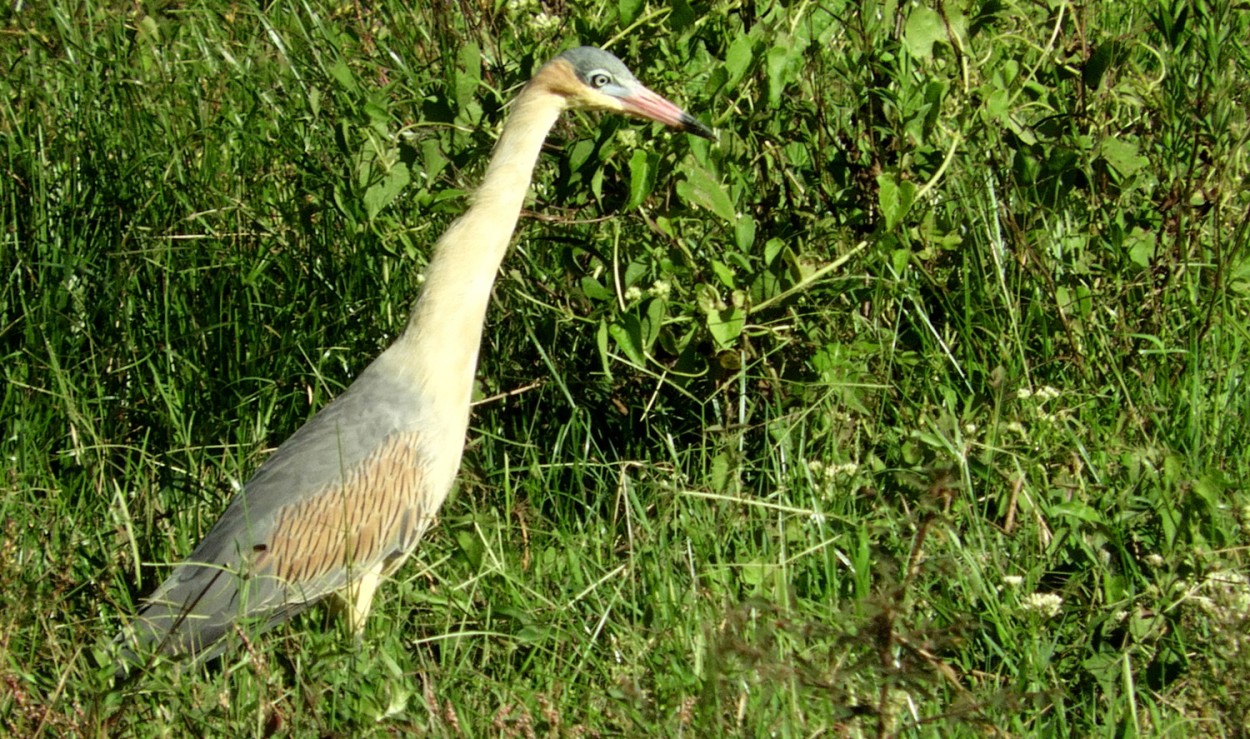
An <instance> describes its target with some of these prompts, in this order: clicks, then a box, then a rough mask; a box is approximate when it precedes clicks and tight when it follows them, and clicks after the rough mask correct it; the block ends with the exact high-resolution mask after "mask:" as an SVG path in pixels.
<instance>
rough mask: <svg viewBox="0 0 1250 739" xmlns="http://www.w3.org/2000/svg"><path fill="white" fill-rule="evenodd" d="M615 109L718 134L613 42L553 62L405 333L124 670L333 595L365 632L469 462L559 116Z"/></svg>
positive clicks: (232, 514)
mask: <svg viewBox="0 0 1250 739" xmlns="http://www.w3.org/2000/svg"><path fill="white" fill-rule="evenodd" d="M570 109H586V110H603V111H609V112H613V113H619V114H624V115H627V116H633V117H637V118H642V119H647V120H651V121H655V122H658V123H662V124H664V125H666V126H668V127H670V128H672V129H675V130H678V131H685V132H688V133H691V134H695V135H698V136H702V137H704V138H708V139H713V138H714V137H715V135H714V133H713V132H712V130H711V129H710V128H708V127H707V126H705V125H704V124H702V123H701V122H699V121H698V120H697V119H696V118H694V117H693V116H691V115H690V114H688V113H686V112H685V111H683V110H682V109H681V108H679V107H678V106H677V105H675V104H673V103H672V102H670V101H669V100H667V99H665V98H664V97H662V96H660V95H658V94H657V93H655V92H653V91H651V90H650V89H648V88H647V87H645V86H643V85H642V83H640V82H639V81H638V79H637V78H636V77H635V76H634V75H633V74H632V73H631V72H630V71H629V69H628V68H627V67H626V66H625V64H624V63H623V62H622V61H621V60H620V59H618V58H617V57H616V56H614V55H613V54H612V53H610V52H608V51H604V50H602V49H599V48H595V47H590V46H581V47H577V48H572V49H569V50H567V51H565V52H563V53H561V54H559V55H558V56H556V57H555V58H554V59H552V60H551V61H549V62H547V63H546V64H544V65H543V66H542V67H541V68H539V70H538V71H537V72H536V73H535V74H534V76H533V77H532V78H531V79H530V80H529V82H528V83H526V85H525V86H524V87H523V88H522V90H521V92H520V93H518V94H517V96H516V97H515V99H514V101H513V104H512V110H511V111H510V113H509V115H508V118H507V122H506V124H505V125H504V128H503V131H502V133H501V134H500V136H499V139H498V141H497V143H496V144H495V146H494V149H493V152H492V154H491V158H490V162H489V164H488V165H487V168H486V173H485V175H484V177H483V179H482V181H481V183H480V185H479V186H478V188H477V190H476V192H475V194H474V196H473V198H472V199H471V202H470V204H469V206H468V208H467V210H466V211H465V212H464V213H463V214H462V215H461V216H460V217H459V218H458V219H457V220H456V221H454V222H453V223H452V225H451V226H449V227H448V229H447V230H446V231H445V232H444V233H443V235H442V236H441V237H440V238H439V239H438V241H437V242H436V243H435V245H434V248H433V253H432V256H431V258H430V261H429V263H428V265H427V268H426V273H425V281H424V284H423V285H422V289H421V292H420V294H419V295H418V297H417V299H416V301H415V303H414V305H413V308H412V310H411V313H410V315H409V318H408V322H407V324H406V326H405V328H404V330H403V331H402V333H401V334H400V336H399V337H398V338H397V339H396V340H395V341H394V342H393V343H392V344H391V345H390V346H389V347H388V348H387V349H386V350H384V351H383V352H382V353H381V354H380V355H378V356H377V358H376V359H374V360H373V362H372V363H370V364H369V365H368V366H367V367H366V368H365V369H364V370H363V371H362V372H361V373H360V374H359V375H358V376H357V377H356V379H355V380H354V381H353V382H352V383H351V384H350V385H349V386H348V388H347V389H346V390H345V391H344V392H343V393H341V394H340V395H339V396H338V397H337V398H335V399H334V400H333V401H331V402H330V403H329V404H328V405H326V406H325V407H324V408H322V409H321V410H320V411H319V412H318V413H316V414H315V415H314V416H313V417H312V418H311V419H310V420H308V422H306V423H305V424H304V425H303V426H302V427H300V428H299V429H298V430H297V431H296V432H295V433H294V434H292V435H291V436H290V437H289V438H288V439H287V440H286V441H285V442H284V443H283V444H281V445H280V446H279V447H278V449H277V450H276V451H275V452H274V453H273V454H272V455H271V456H270V457H269V458H267V459H266V460H265V461H264V462H263V463H262V464H261V465H260V466H259V468H258V469H257V470H256V471H255V473H254V474H253V476H252V477H251V478H250V479H249V480H248V481H247V482H246V483H245V484H244V485H243V486H242V488H241V489H240V490H239V491H238V492H237V493H236V494H235V496H234V498H233V499H232V500H231V501H230V503H229V504H228V505H227V507H226V510H225V512H224V513H222V515H221V518H220V519H218V520H217V522H216V523H215V524H214V525H213V526H212V528H211V529H210V530H209V532H208V534H207V535H205V536H204V538H203V539H202V540H201V541H200V542H199V544H198V545H197V546H196V547H195V549H194V550H193V551H192V552H191V554H190V555H188V557H187V558H186V559H185V560H184V561H182V562H180V563H178V564H176V565H175V566H174V567H173V569H172V571H171V572H170V574H169V575H168V577H167V578H166V579H165V580H164V582H162V583H161V584H160V585H159V586H158V587H157V588H156V590H155V591H154V592H153V593H152V594H151V595H149V596H148V597H147V598H146V599H145V600H144V601H143V602H142V603H141V605H140V608H139V612H138V613H137V614H136V616H135V617H134V618H132V619H131V620H130V622H129V623H127V624H126V625H124V626H123V628H122V630H121V633H119V634H118V635H117V637H116V638H115V639H114V643H115V644H117V645H119V648H120V655H119V658H118V659H119V664H120V665H121V667H120V668H119V673H124V672H127V671H129V670H130V669H131V668H133V667H136V666H141V665H144V664H150V660H152V659H154V658H155V656H156V655H164V656H167V657H170V658H193V659H197V660H204V661H207V660H210V659H212V658H214V657H217V656H220V655H221V654H223V653H224V651H225V650H226V649H227V648H228V646H229V642H230V639H229V638H228V637H230V636H231V635H232V634H233V633H235V632H236V630H238V629H243V628H250V629H254V631H251V632H248V633H259V632H261V631H264V630H266V629H269V628H272V627H274V626H277V625H279V624H281V623H283V622H285V621H287V620H289V619H290V618H292V617H293V616H295V615H296V614H298V613H300V612H302V611H304V610H305V609H306V608H308V607H309V606H311V605H313V604H315V603H317V602H319V601H322V600H324V599H327V598H333V599H334V601H336V602H337V604H338V605H339V610H341V611H342V612H343V615H344V616H345V617H346V621H347V624H348V626H349V628H350V629H351V631H352V632H353V633H354V634H356V636H357V638H360V636H361V634H362V632H363V627H364V623H365V620H366V618H367V617H368V615H369V611H370V608H371V606H372V603H373V599H374V595H375V593H376V591H377V588H378V586H379V584H380V583H381V582H382V581H383V580H384V579H385V578H387V577H389V576H390V575H392V574H393V573H394V572H395V571H396V569H397V568H399V566H400V565H401V564H402V563H403V562H404V561H405V559H406V558H407V557H408V556H409V555H410V554H411V553H412V552H413V551H414V549H415V548H416V547H417V545H418V543H419V542H420V540H421V538H422V536H423V535H424V534H425V532H426V530H427V528H428V527H429V526H430V524H431V523H432V522H433V521H434V520H435V517H436V514H437V513H438V510H439V508H440V507H441V506H442V504H443V500H444V499H445V498H446V497H447V493H448V492H449V491H450V489H451V487H452V484H453V482H454V480H455V477H456V474H457V473H458V470H459V467H460V461H461V455H462V453H463V451H464V442H465V437H466V434H467V432H468V424H469V415H470V401H471V395H472V391H473V382H474V375H475V373H476V368H477V361H478V353H479V349H480V345H481V339H482V331H483V322H484V320H485V316H486V310H487V307H488V304H489V302H490V296H491V291H492V288H493V285H494V281H495V276H496V273H497V272H498V270H499V266H500V264H501V263H502V261H503V258H504V256H505V254H506V253H507V251H508V247H509V244H510V242H511V240H512V235H513V232H514V231H515V230H516V225H517V221H518V219H519V217H520V213H521V208H522V205H523V204H524V200H525V197H526V193H527V191H528V189H529V186H530V183H531V180H532V179H533V173H534V169H535V167H536V165H537V163H538V158H539V155H540V153H541V151H542V148H543V145H544V142H545V140H546V138H547V135H548V133H549V132H550V130H551V128H552V127H553V126H554V125H555V123H556V121H557V120H558V119H559V117H560V115H561V114H562V113H563V112H564V111H566V110H570Z"/></svg>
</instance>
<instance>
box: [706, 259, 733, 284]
mask: <svg viewBox="0 0 1250 739" xmlns="http://www.w3.org/2000/svg"><path fill="white" fill-rule="evenodd" d="M708 264H709V265H710V266H711V267H712V271H713V272H715V273H716V279H718V280H720V281H721V284H722V285H724V286H725V287H727V288H729V289H730V290H732V289H734V288H735V287H737V285H736V284H735V282H734V271H733V270H732V269H730V268H729V265H727V264H725V263H724V262H722V261H720V260H719V259H713V260H711V261H710V262H709V263H708Z"/></svg>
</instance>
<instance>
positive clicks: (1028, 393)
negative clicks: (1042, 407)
mask: <svg viewBox="0 0 1250 739" xmlns="http://www.w3.org/2000/svg"><path fill="white" fill-rule="evenodd" d="M1016 397H1017V398H1019V399H1020V400H1027V399H1028V398H1031V397H1033V391H1032V390H1030V389H1028V388H1027V387H1022V388H1020V389H1019V390H1017V391H1016Z"/></svg>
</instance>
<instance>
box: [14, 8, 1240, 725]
mask: <svg viewBox="0 0 1250 739" xmlns="http://www.w3.org/2000/svg"><path fill="white" fill-rule="evenodd" d="M409 5H411V4H410V3H399V2H392V1H390V0H385V1H383V2H378V3H360V4H349V3H339V4H333V3H323V2H321V0H305V1H304V2H278V3H271V4H268V5H265V6H256V5H252V4H248V3H233V4H228V3H224V2H216V1H213V2H205V3H178V2H152V3H137V4H136V3H116V4H107V3H101V2H95V1H93V0H83V1H82V2H73V3H70V2H61V3H48V4H44V3H10V4H9V5H8V6H7V7H6V8H5V9H4V10H3V11H0V18H2V19H3V28H0V34H2V35H0V64H2V67H0V68H2V69H3V74H0V175H2V176H0V218H2V219H3V224H2V229H0V366H2V367H3V375H4V384H3V388H2V389H0V393H2V395H0V419H3V423H2V425H0V429H2V430H3V437H2V438H0V452H2V455H3V470H4V475H3V478H2V480H0V486H2V488H0V490H2V491H3V492H2V495H0V732H7V733H11V734H13V735H15V736H38V735H43V736H61V735H98V734H110V735H113V734H116V735H144V736H146V735H156V734H172V735H181V734H192V733H194V734H197V735H201V734H208V735H229V736H234V735H266V736H268V735H272V734H275V733H278V734H285V735H293V736H303V735H313V734H315V735H322V736H332V735H351V736H355V735H374V734H393V733H400V732H408V731H412V732H416V733H423V734H432V735H439V736H442V735H449V736H458V735H472V736H480V735H501V736H532V735H547V736H564V735H570V736H577V735H585V734H588V735H613V734H624V735H677V734H684V735H692V736H703V735H722V734H737V735H742V736H759V735H763V734H766V733H767V734H775V735H784V736H816V735H849V736H868V735H876V736H893V735H906V736H942V737H945V736H958V735H977V736H982V735H1012V736H1018V735H1054V736H1114V737H1121V736H1133V735H1151V736H1164V735H1168V736H1192V735H1199V736H1246V735H1247V725H1246V719H1245V717H1246V716H1247V715H1250V694H1248V693H1247V688H1246V686H1247V685H1250V643H1248V642H1247V641H1246V633H1247V628H1248V627H1250V605H1248V602H1250V580H1248V579H1247V577H1248V575H1247V566H1246V563H1247V553H1246V547H1247V541H1248V539H1250V537H1248V536H1247V533H1248V532H1250V494H1248V493H1247V489H1246V488H1247V480H1248V479H1250V477H1248V474H1247V473H1248V471H1250V463H1248V462H1247V459H1246V453H1245V452H1246V439H1247V438H1250V393H1247V389H1246V372H1245V368H1246V366H1247V364H1248V359H1250V357H1248V356H1247V354H1248V352H1250V320H1248V316H1250V248H1248V247H1250V187H1247V183H1248V182H1250V154H1248V152H1250V146H1247V144H1248V143H1250V142H1248V138H1250V126H1248V125H1247V119H1246V116H1247V113H1246V111H1247V109H1248V103H1250V55H1248V54H1247V52H1246V50H1245V48H1244V46H1245V44H1244V40H1245V39H1246V38H1250V15H1248V14H1246V13H1245V12H1244V7H1241V6H1240V5H1239V4H1238V3H1235V2H1231V1H1230V0H1211V1H1210V2H1195V3H1187V2H1181V1H1180V0H1161V1H1155V0H1127V1H1126V2H1121V3H1114V4H1110V3H1108V4H1087V5H1072V4H1066V3H1062V2H1057V3H1026V2H1023V1H1022V0H1002V1H1001V2H990V3H979V2H977V3H962V2H955V3H951V2H947V3H940V4H936V5H935V7H938V8H940V9H941V13H942V14H941V15H939V13H938V12H935V11H933V10H929V9H927V8H925V7H921V5H924V4H916V5H913V4H898V3H884V4H881V3H878V4H864V5H863V7H862V8H861V7H860V6H859V5H856V4H851V3H842V2H830V3H824V4H815V3H799V4H796V5H794V6H793V7H783V6H782V5H779V4H771V3H767V2H765V3H761V4H758V5H754V6H739V5H735V4H723V3H722V4H715V5H712V6H710V7H709V6H706V5H700V6H698V7H692V6H690V5H688V4H686V3H673V4H668V5H649V4H644V3H640V2H636V1H635V0H623V1H622V2H619V3H616V4H609V5H599V4H592V3H575V4H573V5H568V6H560V7H561V8H562V9H563V12H562V13H561V14H560V15H559V16H554V15H552V16H542V15H539V11H540V10H542V8H543V6H540V5H538V4H536V3H532V2H531V3H503V4H494V5H491V4H487V5H480V4H469V3H461V4H460V5H459V6H457V7H452V6H448V5H444V6H442V9H441V10H421V9H416V8H410V7H408V6H409ZM416 5H418V6H419V5H421V4H416ZM47 6H51V7H47ZM573 41H577V42H582V43H593V44H605V43H609V42H612V43H613V46H612V49H613V50H614V51H615V52H616V53H618V55H620V56H621V57H622V58H624V59H625V60H626V61H627V63H629V64H630V65H631V67H632V68H633V69H634V71H635V72H636V73H637V74H638V76H639V77H640V78H641V79H643V80H644V81H645V82H646V83H647V84H648V85H649V86H651V87H653V88H654V89H657V90H658V91H660V92H661V93H663V94H665V95H667V96H669V97H672V98H675V99H677V100H678V101H680V102H681V103H683V104H684V105H686V106H687V107H688V108H689V109H691V110H693V111H695V112H696V113H697V114H698V115H699V116H700V118H702V119H703V120H704V121H706V122H709V123H711V124H713V125H715V126H716V128H717V129H718V130H719V132H720V140H719V141H718V142H717V143H715V144H710V143H706V142H703V141H701V140H697V139H693V138H692V137H689V136H685V135H680V134H670V133H666V132H661V131H659V130H658V128H656V127H652V126H648V125H641V124H639V123H636V122H628V121H621V120H616V119H607V118H605V119H603V120H599V119H598V118H597V117H595V116H581V115H578V116H570V117H569V118H568V120H566V121H565V122H564V123H562V124H561V125H559V126H558V127H557V129H556V131H555V132H554V134H553V137H552V139H551V146H550V152H549V154H548V155H547V156H545V157H544V158H543V160H542V161H541V163H540V166H539V171H538V173H537V176H536V179H535V186H534V189H533V202H532V205H531V206H530V213H531V214H532V215H533V216H534V217H529V218H523V219H522V223H521V226H520V228H519V229H518V234H517V239H516V246H515V248H514V251H513V253H512V254H511V255H510V256H509V257H508V259H507V260H506V261H505V263H504V267H503V270H502V272H501V275H500V279H499V283H498V287H497V290H496V300H495V304H494V305H493V306H492V309H491V312H490V316H489V319H488V321H489V325H488V327H487V338H486V340H485V343H484V346H483V358H482V366H481V369H480V372H479V377H480V397H482V398H483V399H485V402H483V403H481V404H480V405H479V406H478V407H477V408H476V410H475V412H474V420H473V428H472V431H471V434H470V441H469V446H468V450H467V452H466V456H465V463H464V467H463V472H462V474H461V478H460V483H459V487H458V489H457V491H455V492H454V493H453V494H452V496H451V498H450V499H449V500H448V503H447V504H446V506H445V507H444V509H443V512H442V519H441V521H440V522H439V525H438V526H437V527H436V528H435V529H434V530H433V532H432V533H431V535H430V536H428V537H427V539H426V541H425V542H424V543H423V545H422V547H421V549H420V551H419V553H418V555H417V556H416V557H414V561H413V563H412V564H410V565H409V566H407V567H406V568H405V569H403V570H402V571H401V572H400V573H399V574H398V576H397V577H396V578H395V579H394V580H393V581H392V582H390V583H388V584H387V586H385V588H384V589H383V591H382V593H381V594H380V596H379V600H378V601H377V603H376V605H375V611H374V614H373V616H372V617H371V619H370V621H369V623H368V626H367V629H366V632H365V635H364V638H363V640H362V641H361V642H360V643H356V642H354V641H353V640H352V638H351V637H350V635H348V634H347V633H346V631H345V629H344V627H343V626H342V625H340V624H338V623H337V622H335V621H333V620H332V619H330V618H328V617H327V614H326V613H324V612H323V611H322V610H320V609H318V610H314V611H312V612H310V613H308V614H306V615H304V616H302V617H301V618H299V619H297V620H296V621H295V622H293V623H292V624H290V625H289V626H286V627H283V628H280V629H278V630H276V631H274V632H271V633H269V634H266V635H264V636H262V637H259V638H256V639H254V640H252V641H251V642H250V644H249V646H248V648H246V649H242V650H240V651H238V652H235V653H231V654H230V655H228V656H227V657H226V659H225V660H223V662H222V664H220V665H219V666H215V667H210V668H208V669H202V668H195V669H189V668H187V667H186V666H185V665H178V664H162V665H158V666H157V667H155V668H154V669H153V670H152V671H151V672H149V673H147V674H144V675H142V676H141V677H139V678H138V679H137V680H135V681H133V682H130V683H127V684H125V685H114V684H113V683H112V681H111V679H110V677H111V674H112V665H111V664H109V663H108V662H107V661H106V660H103V659H102V657H103V656H104V655H105V650H104V649H103V647H104V645H105V644H106V643H107V642H108V640H109V639H110V638H111V637H112V635H113V634H114V633H115V632H116V630H117V628H118V627H119V626H120V624H121V623H122V622H123V620H124V619H125V618H126V617H127V616H128V615H129V614H132V613H133V612H134V610H135V608H136V606H137V603H138V601H139V599H140V598H141V597H142V596H143V595H144V594H145V593H147V592H148V591H150V590H151V589H152V588H153V587H154V586H155V584H156V582H157V581H158V580H159V579H160V578H161V577H162V576H163V574H164V573H165V572H166V571H167V570H166V567H167V565H168V563H171V562H173V561H176V560H178V559H179V558H181V557H182V556H185V555H186V554H187V553H188V552H189V551H190V549H191V547H192V546H194V544H195V542H196V541H198V539H199V538H200V537H201V536H202V535H203V533H204V532H205V531H206V530H207V528H208V527H209V526H210V525H211V524H212V523H213V521H214V520H215V518H216V516H217V515H218V514H219V513H220V512H221V511H222V509H223V508H224V507H225V504H226V501H227V500H228V499H229V497H230V495H231V491H232V489H233V488H232V486H233V485H235V484H236V483H237V482H240V481H242V480H245V479H246V478H247V476H248V474H249V473H250V472H251V471H252V470H254V469H255V468H256V466H257V465H258V464H259V463H260V461H261V460H263V459H264V458H265V456H266V454H268V453H269V451H271V450H272V448H273V447H275V446H276V445H277V444H278V443H280V442H281V441H282V440H283V439H284V438H286V436H288V435H289V434H290V433H291V432H293V431H294V430H295V429H296V428H298V427H299V425H300V424H301V423H302V422H303V421H304V420H306V419H307V418H309V417H310V416H311V415H312V414H313V413H314V412H315V411H316V410H317V409H318V408H320V407H322V406H323V405H324V404H325V403H326V402H328V400H329V399H330V398H332V397H333V396H334V395H335V394H336V393H338V392H339V391H341V390H342V389H343V388H344V387H346V385H347V384H348V383H349V382H350V381H351V379H352V377H353V376H354V373H356V372H358V371H359V370H360V369H362V368H363V367H364V366H365V364H366V363H367V362H368V361H369V360H370V359H371V358H372V357H373V356H374V355H376V354H377V353H378V352H379V351H380V350H381V349H382V348H383V347H384V346H386V344H387V342H388V341H389V339H390V338H391V337H393V336H394V335H395V334H396V332H397V331H398V330H399V329H400V328H401V327H402V325H403V321H404V320H405V317H406V315H407V310H408V307H409V305H410V304H411V301H412V299H413V297H414V295H415V294H416V292H417V291H418V289H419V275H420V272H421V270H422V268H423V265H424V260H425V259H426V258H427V256H428V247H429V245H431V244H432V243H433V242H434V240H435V239H436V238H437V235H438V234H439V233H440V232H441V229H442V228H444V227H445V226H446V225H447V223H449V222H450V220H451V219H452V218H453V217H454V216H455V215H456V214H457V213H459V212H460V211H461V210H462V209H463V207H464V203H465V194H466V193H467V192H469V191H471V189H472V187H473V185H474V183H475V182H476V181H477V179H478V177H479V176H480V175H481V172H482V168H483V164H484V159H485V158H486V156H487V154H488V152H489V150H490V147H491V145H492V143H493V141H494V135H495V132H496V131H497V129H498V125H499V124H500V122H501V121H502V120H503V118H504V117H505V116H506V112H507V111H506V107H505V103H506V101H507V100H508V99H509V97H510V96H511V94H512V93H513V92H514V91H515V89H516V87H517V86H518V85H519V84H521V83H522V82H523V81H524V80H525V79H526V78H527V77H528V75H529V74H530V73H531V72H532V71H533V70H534V69H535V68H536V67H537V65H539V64H541V63H542V62H543V61H545V60H546V59H547V58H549V57H551V56H552V55H554V54H555V53H558V51H559V50H560V49H561V48H563V47H564V46H565V45H567V44H569V43H571V42H573Z"/></svg>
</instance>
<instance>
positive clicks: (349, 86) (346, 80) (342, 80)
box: [326, 59, 357, 92]
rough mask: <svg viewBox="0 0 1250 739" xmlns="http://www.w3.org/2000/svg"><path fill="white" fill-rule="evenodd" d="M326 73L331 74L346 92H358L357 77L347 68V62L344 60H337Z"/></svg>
mask: <svg viewBox="0 0 1250 739" xmlns="http://www.w3.org/2000/svg"><path fill="white" fill-rule="evenodd" d="M326 71H327V72H329V73H330V76H331V77H333V78H334V81H335V82H337V83H339V85H340V86H342V88H343V89H344V90H347V91H348V92H356V89H357V87H356V76H355V75H353V74H352V70H351V68H350V67H348V66H347V62H345V61H343V60H342V59H338V60H335V62H334V63H333V64H331V65H330V67H329V68H328V69H327V70H326Z"/></svg>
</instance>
